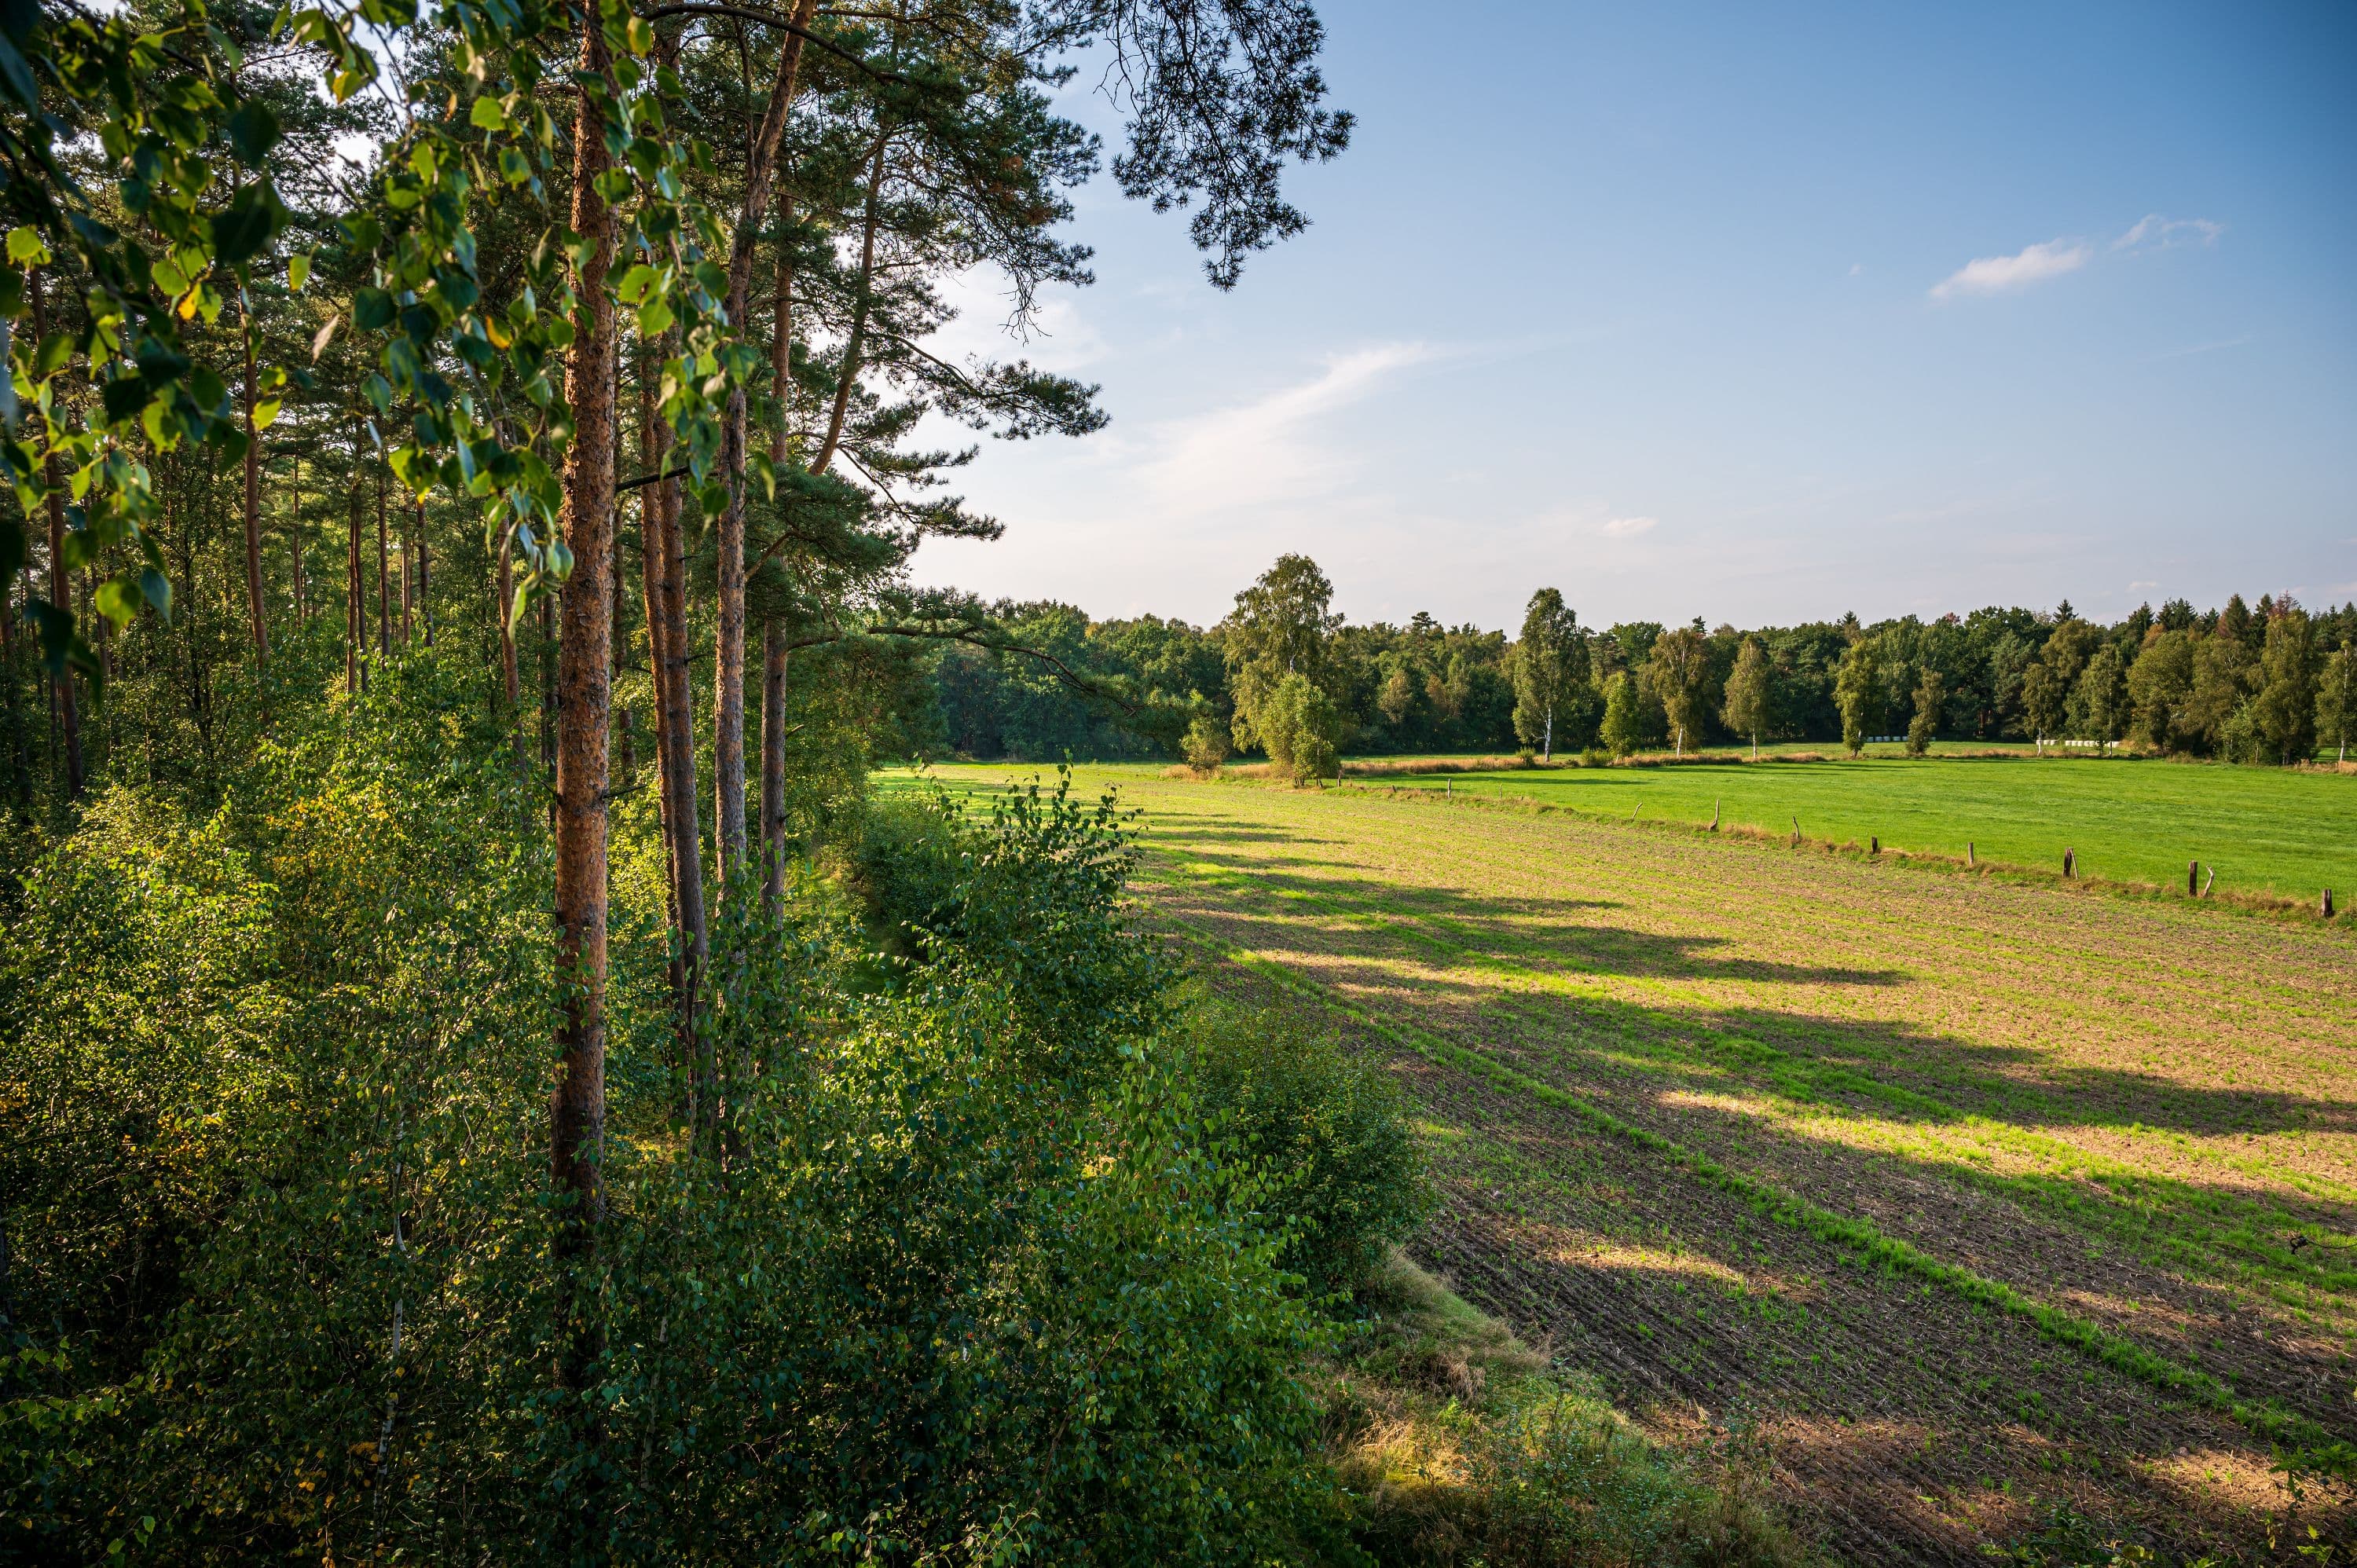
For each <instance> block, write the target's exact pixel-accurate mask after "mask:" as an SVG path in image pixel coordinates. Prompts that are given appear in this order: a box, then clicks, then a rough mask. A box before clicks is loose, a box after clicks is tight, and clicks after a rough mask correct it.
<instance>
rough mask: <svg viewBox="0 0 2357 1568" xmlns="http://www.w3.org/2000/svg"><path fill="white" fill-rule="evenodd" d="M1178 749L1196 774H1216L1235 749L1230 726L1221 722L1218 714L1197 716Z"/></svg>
mask: <svg viewBox="0 0 2357 1568" xmlns="http://www.w3.org/2000/svg"><path fill="white" fill-rule="evenodd" d="M1232 749H1233V747H1232V739H1231V736H1230V734H1229V726H1228V725H1225V724H1223V723H1222V722H1221V720H1220V716H1219V715H1218V714H1212V713H1200V714H1196V715H1195V716H1194V718H1193V719H1192V720H1191V721H1190V722H1189V724H1188V725H1187V734H1186V736H1185V738H1183V739H1182V740H1181V741H1180V742H1179V752H1180V753H1181V755H1183V756H1184V757H1186V758H1187V766H1188V767H1189V768H1193V769H1194V770H1195V771H1196V772H1198V773H1201V774H1206V775H1208V774H1211V773H1213V772H1216V771H1218V769H1219V768H1220V765H1221V764H1222V763H1223V762H1225V761H1227V759H1228V757H1229V756H1230V755H1231V753H1232Z"/></svg>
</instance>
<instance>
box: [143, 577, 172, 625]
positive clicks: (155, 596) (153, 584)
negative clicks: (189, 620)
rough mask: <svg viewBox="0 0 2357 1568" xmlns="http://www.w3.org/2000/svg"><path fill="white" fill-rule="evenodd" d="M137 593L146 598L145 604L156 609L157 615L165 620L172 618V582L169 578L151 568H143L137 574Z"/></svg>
mask: <svg viewBox="0 0 2357 1568" xmlns="http://www.w3.org/2000/svg"><path fill="white" fill-rule="evenodd" d="M139 591H140V592H141V593H143V594H145V595H146V596H147V602H148V603H149V604H151V605H154V606H155V607H156V614H157V615H159V616H162V617H163V618H165V619H166V620H170V619H171V618H172V580H171V579H170V578H169V577H167V576H166V575H164V574H163V573H161V572H158V571H157V570H156V568H155V567H153V566H147V567H143V568H141V570H140V573H139Z"/></svg>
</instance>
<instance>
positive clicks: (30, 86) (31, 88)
mask: <svg viewBox="0 0 2357 1568" xmlns="http://www.w3.org/2000/svg"><path fill="white" fill-rule="evenodd" d="M0 86H5V88H6V89H7V90H8V96H9V97H11V98H13V99H15V100H16V103H17V106H18V107H20V108H22V109H23V110H24V111H25V112H26V113H28V114H31V113H38V112H39V110H40V93H39V90H38V88H36V87H35V85H34V83H33V68H32V67H31V66H28V65H27V64H26V63H25V57H24V56H23V55H21V54H19V53H18V52H17V51H16V45H15V44H13V43H10V42H9V41H8V39H7V38H6V37H5V35H0Z"/></svg>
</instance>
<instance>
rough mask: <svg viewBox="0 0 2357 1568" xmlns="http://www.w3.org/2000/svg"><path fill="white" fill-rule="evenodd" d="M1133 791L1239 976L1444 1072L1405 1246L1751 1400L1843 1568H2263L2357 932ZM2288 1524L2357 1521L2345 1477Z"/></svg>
mask: <svg viewBox="0 0 2357 1568" xmlns="http://www.w3.org/2000/svg"><path fill="white" fill-rule="evenodd" d="M1011 771H1012V770H1007V769H981V768H975V769H955V770H951V771H950V775H949V776H950V778H951V779H952V782H962V783H964V784H967V785H974V786H979V785H985V784H986V783H988V782H992V781H995V780H997V779H1006V778H1007V777H1009V776H1010V772H1011ZM1024 771H1025V772H1026V774H1027V775H1028V770H1024ZM1114 779H1115V775H1114V772H1113V771H1112V770H1103V772H1099V771H1098V770H1089V769H1083V770H1082V777H1081V780H1080V782H1081V784H1082V786H1083V787H1093V786H1094V785H1096V784H1097V783H1099V782H1103V781H1113V780H1114ZM1117 781H1118V782H1119V783H1120V785H1121V786H1122V789H1123V793H1124V796H1125V799H1126V800H1128V801H1129V802H1130V803H1132V804H1135V805H1138V806H1141V807H1144V808H1145V809H1146V813H1147V815H1146V824H1147V830H1148V831H1147V839H1146V843H1147V847H1148V850H1149V854H1148V856H1147V860H1146V866H1145V869H1144V873H1143V876H1142V886H1141V887H1140V889H1139V891H1140V893H1141V895H1142V897H1143V900H1144V903H1145V906H1146V908H1147V909H1148V910H1149V911H1150V912H1151V915H1152V918H1154V919H1155V920H1157V922H1159V923H1160V924H1161V925H1162V926H1164V927H1165V928H1166V929H1168V930H1169V931H1170V932H1171V933H1172V934H1173V935H1174V936H1175V937H1176V938H1178V939H1179V940H1182V941H1184V942H1185V943H1187V944H1188V945H1189V947H1190V949H1191V950H1194V951H1195V952H1196V953H1198V954H1199V955H1200V957H1201V958H1203V959H1204V960H1205V961H1206V967H1207V970H1208V971H1209V972H1210V973H1211V976H1212V980H1213V983H1215V984H1218V985H1221V986H1223V987H1232V988H1235V989H1238V990H1242V991H1249V992H1254V993H1259V994H1261V995H1263V996H1265V997H1268V998H1272V999H1277V1000H1280V1001H1282V1002H1283V1003H1284V1004H1286V1005H1289V1006H1297V1007H1302V1008H1308V1009H1315V1010H1317V1011H1318V1012H1319V1013H1321V1014H1323V1015H1325V1016H1327V1017H1328V1018H1329V1019H1330V1021H1331V1022H1332V1024H1333V1026H1335V1027H1337V1028H1339V1029H1340V1030H1341V1031H1342V1032H1343V1033H1344V1034H1345V1036H1346V1037H1347V1038H1349V1039H1350V1040H1351V1041H1352V1042H1354V1044H1355V1045H1356V1047H1358V1048H1359V1049H1361V1050H1363V1051H1365V1052H1368V1053H1371V1054H1372V1055H1374V1056H1375V1057H1377V1058H1380V1059H1382V1060H1383V1061H1384V1062H1386V1063H1388V1064H1389V1065H1390V1066H1391V1067H1392V1069H1394V1071H1396V1072H1397V1074H1398V1075H1399V1076H1400V1078H1401V1079H1402V1080H1403V1082H1404V1084H1405V1087H1406V1088H1407V1089H1408V1090H1409V1092H1410V1093H1411V1095H1412V1096H1413V1097H1414V1099H1415V1103H1416V1104H1417V1106H1418V1107H1419V1108H1420V1113H1421V1115H1422V1117H1423V1119H1424V1122H1425V1129H1426V1136H1427V1139H1428V1142H1429V1144H1430V1146H1431V1149H1432V1151H1433V1155H1434V1160H1435V1165H1436V1168H1437V1173H1438V1175H1439V1177H1440V1180H1441V1184H1442V1187H1443V1192H1444V1197H1445V1205H1444V1208H1443V1211H1442V1213H1441V1215H1440V1216H1439V1217H1438V1218H1437V1219H1436V1221H1435V1222H1434V1223H1433V1224H1432V1225H1431V1226H1430V1227H1428V1229H1427V1230H1426V1232H1425V1234H1424V1235H1423V1236H1422V1237H1421V1238H1420V1239H1419V1240H1418V1241H1417V1243H1416V1244H1415V1248H1414V1249H1413V1250H1414V1251H1417V1252H1418V1253H1419V1254H1420V1255H1421V1256H1422V1258H1423V1259H1424V1260H1425V1261H1426V1262H1428V1263H1429V1264H1432V1265H1434V1266H1437V1268H1439V1269H1440V1270H1442V1271H1444V1272H1445V1273H1447V1274H1448V1275H1449V1276H1450V1277H1451V1278H1452V1279H1453V1280H1454V1281H1455V1282H1456V1283H1457V1284H1458V1287H1459V1289H1460V1290H1461V1291H1463V1292H1464V1293H1465V1294H1467V1295H1468V1296H1469V1297H1470V1298H1472V1299H1474V1300H1475V1301H1477V1302H1478V1303H1480V1305H1484V1306H1486V1307H1488V1308H1489V1309H1491V1311H1493V1312H1496V1313H1498V1314H1499V1315H1501V1316H1504V1317H1506V1318H1508V1319H1509V1320H1511V1321H1512V1323H1513V1324H1514V1326H1516V1328H1517V1329H1518V1330H1519V1331H1520V1332H1521V1333H1522V1334H1523V1336H1524V1337H1527V1338H1529V1339H1531V1340H1532V1341H1534V1343H1543V1344H1545V1345H1548V1346H1551V1347H1552V1348H1553V1349H1554V1351H1555V1353H1556V1354H1558V1355H1560V1356H1563V1357H1565V1358H1567V1359H1570V1360H1571V1361H1573V1362H1576V1363H1577V1364H1579V1365H1581V1366H1583V1367H1586V1368H1589V1369H1593V1370H1595V1371H1596V1372H1598V1374H1600V1375H1601V1376H1602V1377H1603V1378H1604V1379H1605V1380H1607V1382H1608V1384H1609V1386H1610V1387H1611V1388H1612V1389H1613V1390H1614V1391H1615V1393H1616V1396H1617V1397H1618V1398H1619V1399H1620V1402H1622V1404H1623V1406H1624V1408H1626V1409H1627V1410H1629V1411H1630V1412H1631V1414H1632V1415H1634V1416H1635V1417H1636V1418H1637V1419H1638V1420H1639V1421H1641V1423H1645V1424H1646V1425H1648V1426H1649V1427H1651V1428H1652V1429H1653V1430H1655V1431H1657V1432H1659V1433H1660V1434H1663V1436H1664V1437H1665V1438H1668V1439H1671V1440H1676V1439H1678V1438H1680V1437H1681V1436H1683V1435H1685V1434H1690V1433H1691V1432H1692V1431H1693V1430H1694V1429H1695V1427H1696V1426H1698V1425H1700V1424H1704V1423H1712V1424H1719V1425H1725V1424H1728V1423H1746V1424H1749V1425H1750V1426H1752V1427H1753V1428H1754V1429H1756V1430H1757V1431H1758V1432H1759V1433H1760V1434H1762V1435H1763V1436H1764V1438H1765V1440H1766V1441H1767V1443H1768V1444H1769V1445H1770V1452H1771V1453H1772V1455H1774V1462H1775V1466H1776V1472H1777V1475H1778V1477H1779V1480H1780V1483H1781V1485H1782V1487H1784V1488H1785V1490H1786V1492H1787V1494H1788V1496H1789V1498H1790V1499H1791V1500H1792V1504H1793V1506H1794V1508H1795V1509H1796V1511H1797V1512H1798V1514H1799V1515H1800V1516H1801V1517H1802V1518H1803V1520H1808V1521H1811V1522H1812V1523H1813V1525H1814V1527H1815V1528H1817V1529H1818V1530H1820V1531H1821V1532H1822V1535H1823V1537H1824V1541H1825V1543H1826V1544H1827V1545H1828V1546H1829V1547H1832V1548H1834V1549H1835V1550H1836V1551H1837V1552H1841V1553H1842V1554H1844V1555H1846V1556H1850V1557H1853V1558H1855V1559H1857V1560H1859V1561H1866V1562H1885V1561H1923V1562H1954V1563H1967V1562H1986V1561H1987V1552H1988V1550H1989V1549H1990V1548H1991V1547H1997V1548H2003V1547H2005V1546H2007V1545H2009V1544H2012V1543H2017V1542H2019V1541H2024V1540H2026V1539H2029V1538H2030V1537H2032V1536H2034V1535H2036V1534H2037V1533H2038V1532H2040V1530H2050V1529H2052V1528H2054V1527H2055V1525H2056V1522H2057V1521H2058V1520H2061V1521H2065V1522H2068V1521H2071V1520H2084V1521H2089V1522H2088V1523H2087V1524H2085V1525H2083V1526H2081V1527H2080V1528H2082V1529H2091V1530H2095V1531H2097V1532H2099V1533H2104V1534H2110V1535H2116V1536H2119V1537H2121V1538H2123V1539H2133V1540H2136V1541H2142V1542H2144V1543H2147V1544H2149V1545H2151V1546H2154V1547H2157V1548H2158V1549H2160V1550H2161V1551H2162V1552H2165V1553H2167V1555H2168V1556H2169V1557H2170V1558H2189V1557H2194V1556H2198V1555H2200V1554H2202V1553H2205V1552H2206V1553H2211V1554H2214V1555H2216V1556H2218V1557H2219V1558H2221V1559H2222V1560H2225V1561H2249V1562H2259V1561H2271V1560H2274V1556H2273V1553H2271V1552H2268V1551H2267V1550H2266V1537H2267V1533H2268V1525H2269V1520H2270V1518H2271V1517H2272V1518H2273V1519H2275V1520H2277V1521H2280V1520H2282V1519H2283V1517H2284V1513H2285V1510H2286V1508H2287V1495H2286V1494H2285V1493H2284V1492H2283V1491H2282V1489H2281V1488H2280V1487H2279V1485H2278V1483H2277V1480H2276V1477H2274V1476H2273V1475H2272V1474H2271V1473H2270V1463H2271V1451H2272V1449H2273V1448H2274V1446H2276V1445H2277V1444H2282V1445H2302V1444H2306V1445H2314V1444H2319V1443H2324V1442H2329V1441H2331V1440H2334V1439H2341V1440H2357V937H2352V930H2351V929H2348V923H2346V922H2344V923H2343V924H2342V925H2341V927H2340V928H2338V929H2335V928H2326V927H2322V926H2319V925H2318V924H2316V923H2314V922H2305V923H2303V922H2298V921H2294V920H2290V919H2285V918H2273V917H2267V916H2262V915H2253V914H2249V913H2244V912H2238V911H2234V910H2230V909H2222V908H2201V907H2198V906H2193V905H2187V904H2167V903H2159V902H2152V901H2136V900H2131V899H2125V898H2118V897H2106V896H2102V895H2094V894H2088V893H2085V892H2083V891H2079V890H2075V889H2070V888H2065V887H2060V886H2057V887H2040V886H2024V885H2021V884H2019V883H2003V882H1997V881H1992V880H1988V879H1984V878H1980V877H1975V876H1972V875H1964V874H1961V873H1945V872H1933V871H1926V870H1924V869H1922V868H1921V867H1920V866H1918V867H1913V868H1910V867H1904V866H1900V865H1890V864H1888V863H1876V862H1871V861H1867V860H1862V859H1857V858H1846V857H1840V856H1833V855H1828V854H1824V852H1823V851H1822V850H1806V849H1803V850H1798V851H1795V850H1791V849H1787V848H1784V847H1781V846H1780V845H1772V844H1768V843H1760V842H1756V841H1739V840H1728V839H1726V838H1720V837H1712V836H1709V835H1706V834H1704V833H1700V832H1694V831H1691V830H1687V829H1684V828H1677V829H1671V828H1663V827H1653V828H1649V827H1646V826H1643V825H1618V824H1612V823H1607V822H1598V821H1596V820H1594V819H1591V818H1586V817H1581V816H1577V815H1574V814H1571V813H1546V812H1539V811H1532V810H1530V809H1529V808H1528V807H1527V806H1522V805H1517V804H1514V803H1511V802H1499V801H1492V802H1487V803H1484V802H1480V801H1475V800H1461V799H1460V800H1457V801H1456V802H1454V803H1451V802H1450V801H1448V800H1446V799H1445V798H1438V797H1435V796H1433V795H1426V796H1423V797H1421V798H1415V797H1406V796H1392V795H1375V794H1354V793H1351V792H1347V791H1343V792H1331V793H1325V794H1319V793H1315V792H1311V793H1297V792H1294V791H1291V790H1286V789H1272V788H1266V787H1261V786H1254V785H1249V784H1219V785H1201V784H1194V783H1189V782H1183V781H1177V780H1167V779H1159V778H1157V777H1153V776H1151V775H1150V774H1146V773H1144V772H1142V771H1133V770H1121V772H1120V773H1119V775H1118V779H1117ZM2310 1524H2313V1525H2315V1526H2316V1527H2317V1528H2318V1529H2319V1530H2321V1531H2322V1532H2323V1534H2324V1536H2325V1538H2326V1539H2328V1540H2333V1539H2338V1540H2340V1541H2342V1542H2344V1544H2345V1543H2347V1542H2349V1541H2351V1540H2352V1537H2357V1521H2352V1520H2351V1518H2350V1517H2349V1516H2348V1515H2347V1514H2346V1513H2344V1512H2335V1511H2332V1509H2330V1506H2329V1505H2326V1504H2322V1503H2319V1501H2318V1499H2317V1498H2316V1497H2315V1496H2314V1494H2313V1493H2311V1496H2310V1498H2309V1503H2308V1504H2307V1506H2306V1509H2305V1511H2304V1512H2303V1513H2302V1514H2301V1515H2300V1517H2299V1520H2298V1527H2299V1529H2300V1530H2301V1539H2302V1540H2305V1539H2306V1537H2305V1530H2306V1528H2307V1527H2308V1526H2309V1525H2310ZM2286 1544H2287V1545H2288V1542H2287V1543H2286ZM2335 1560H2336V1561H2337V1560H2339V1559H2337V1558H2336V1559H2335Z"/></svg>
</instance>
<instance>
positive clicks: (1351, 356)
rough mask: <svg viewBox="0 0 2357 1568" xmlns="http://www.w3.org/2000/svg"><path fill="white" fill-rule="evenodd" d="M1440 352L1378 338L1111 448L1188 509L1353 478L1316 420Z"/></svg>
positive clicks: (1289, 493) (1161, 493) (1247, 501)
mask: <svg viewBox="0 0 2357 1568" xmlns="http://www.w3.org/2000/svg"><path fill="white" fill-rule="evenodd" d="M1441 357H1443V351H1442V350H1440V349H1436V348H1434V347H1432V346H1430V345H1428V344H1424V343H1379V344H1375V345H1373V346H1372V347H1370V348H1365V349H1355V350H1353V351H1351V352H1350V353H1346V354H1338V355H1335V356H1333V357H1332V358H1330V359H1329V360H1327V361H1326V367H1325V369H1324V370H1323V371H1320V372H1318V374H1317V375H1315V376H1313V377H1311V378H1309V379H1308V380H1307V381H1297V382H1295V383H1294V384H1292V385H1290V386H1285V387H1279V388H1277V389H1275V390H1274V391H1272V392H1264V393H1262V394H1261V395H1259V396H1257V397H1254V398H1252V399H1250V400H1249V401H1247V402H1244V403H1234V404H1231V405H1229V406H1228V407H1225V408H1216V409H1211V410H1207V411H1206V412H1204V413H1197V414H1190V415H1187V416H1185V417H1182V418H1179V419H1173V420H1168V421H1165V422H1163V423H1161V424H1157V425H1155V426H1154V427H1152V428H1151V429H1150V430H1148V431H1147V432H1146V435H1145V437H1144V439H1143V440H1142V441H1141V442H1139V443H1138V445H1137V446H1135V447H1125V449H1120V450H1118V451H1116V449H1115V447H1114V444H1108V452H1109V454H1112V455H1116V456H1121V457H1125V458H1127V459H1130V460H1133V461H1135V463H1136V468H1135V474H1136V478H1137V479H1138V480H1139V481H1140V482H1142V483H1143V485H1144V486H1145V487H1146V489H1149V490H1150V491H1152V492H1155V493H1156V494H1157V496H1158V497H1159V498H1160V499H1162V500H1163V501H1164V502H1165V504H1166V505H1168V506H1169V507H1171V508H1173V509H1174V510H1179V511H1183V512H1198V513H1200V512H1205V511H1212V510H1222V509H1224V508H1228V507H1233V506H1241V505H1251V506H1262V505H1265V504H1267V503H1269V502H1272V501H1280V500H1293V499H1300V498H1302V497H1304V496H1307V495H1314V494H1318V493H1323V492H1328V491H1330V490H1331V489H1334V488H1336V487H1338V486H1340V485H1341V484H1342V483H1343V482H1344V481H1345V480H1346V479H1347V478H1348V476H1349V474H1350V472H1351V456H1350V455H1349V454H1347V453H1346V452H1345V451H1344V450H1343V449H1342V448H1340V446H1336V445H1333V444H1331V443H1329V441H1327V440H1324V439H1321V438H1320V436H1321V434H1322V433H1321V432H1320V430H1319V429H1318V425H1319V424H1320V422H1321V421H1323V420H1324V419H1326V418H1327V417H1328V416H1329V415H1331V414H1333V413H1337V412H1339V411H1340V410H1342V409H1346V408H1349V407H1351V406H1352V405H1354V404H1356V403H1361V402H1363V401H1364V400H1366V399H1367V398H1369V397H1372V396H1373V395H1374V394H1375V392H1377V391H1378V390H1379V389H1380V388H1381V387H1382V386H1383V383H1384V382H1386V381H1390V380H1391V379H1393V378H1394V377H1395V376H1397V375H1398V374H1399V373H1400V372H1401V371H1405V370H1407V369H1409V368H1411V367H1413V366H1416V365H1421V364H1424V363H1426V362H1427V361H1430V360H1436V359H1439V358H1441Z"/></svg>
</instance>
